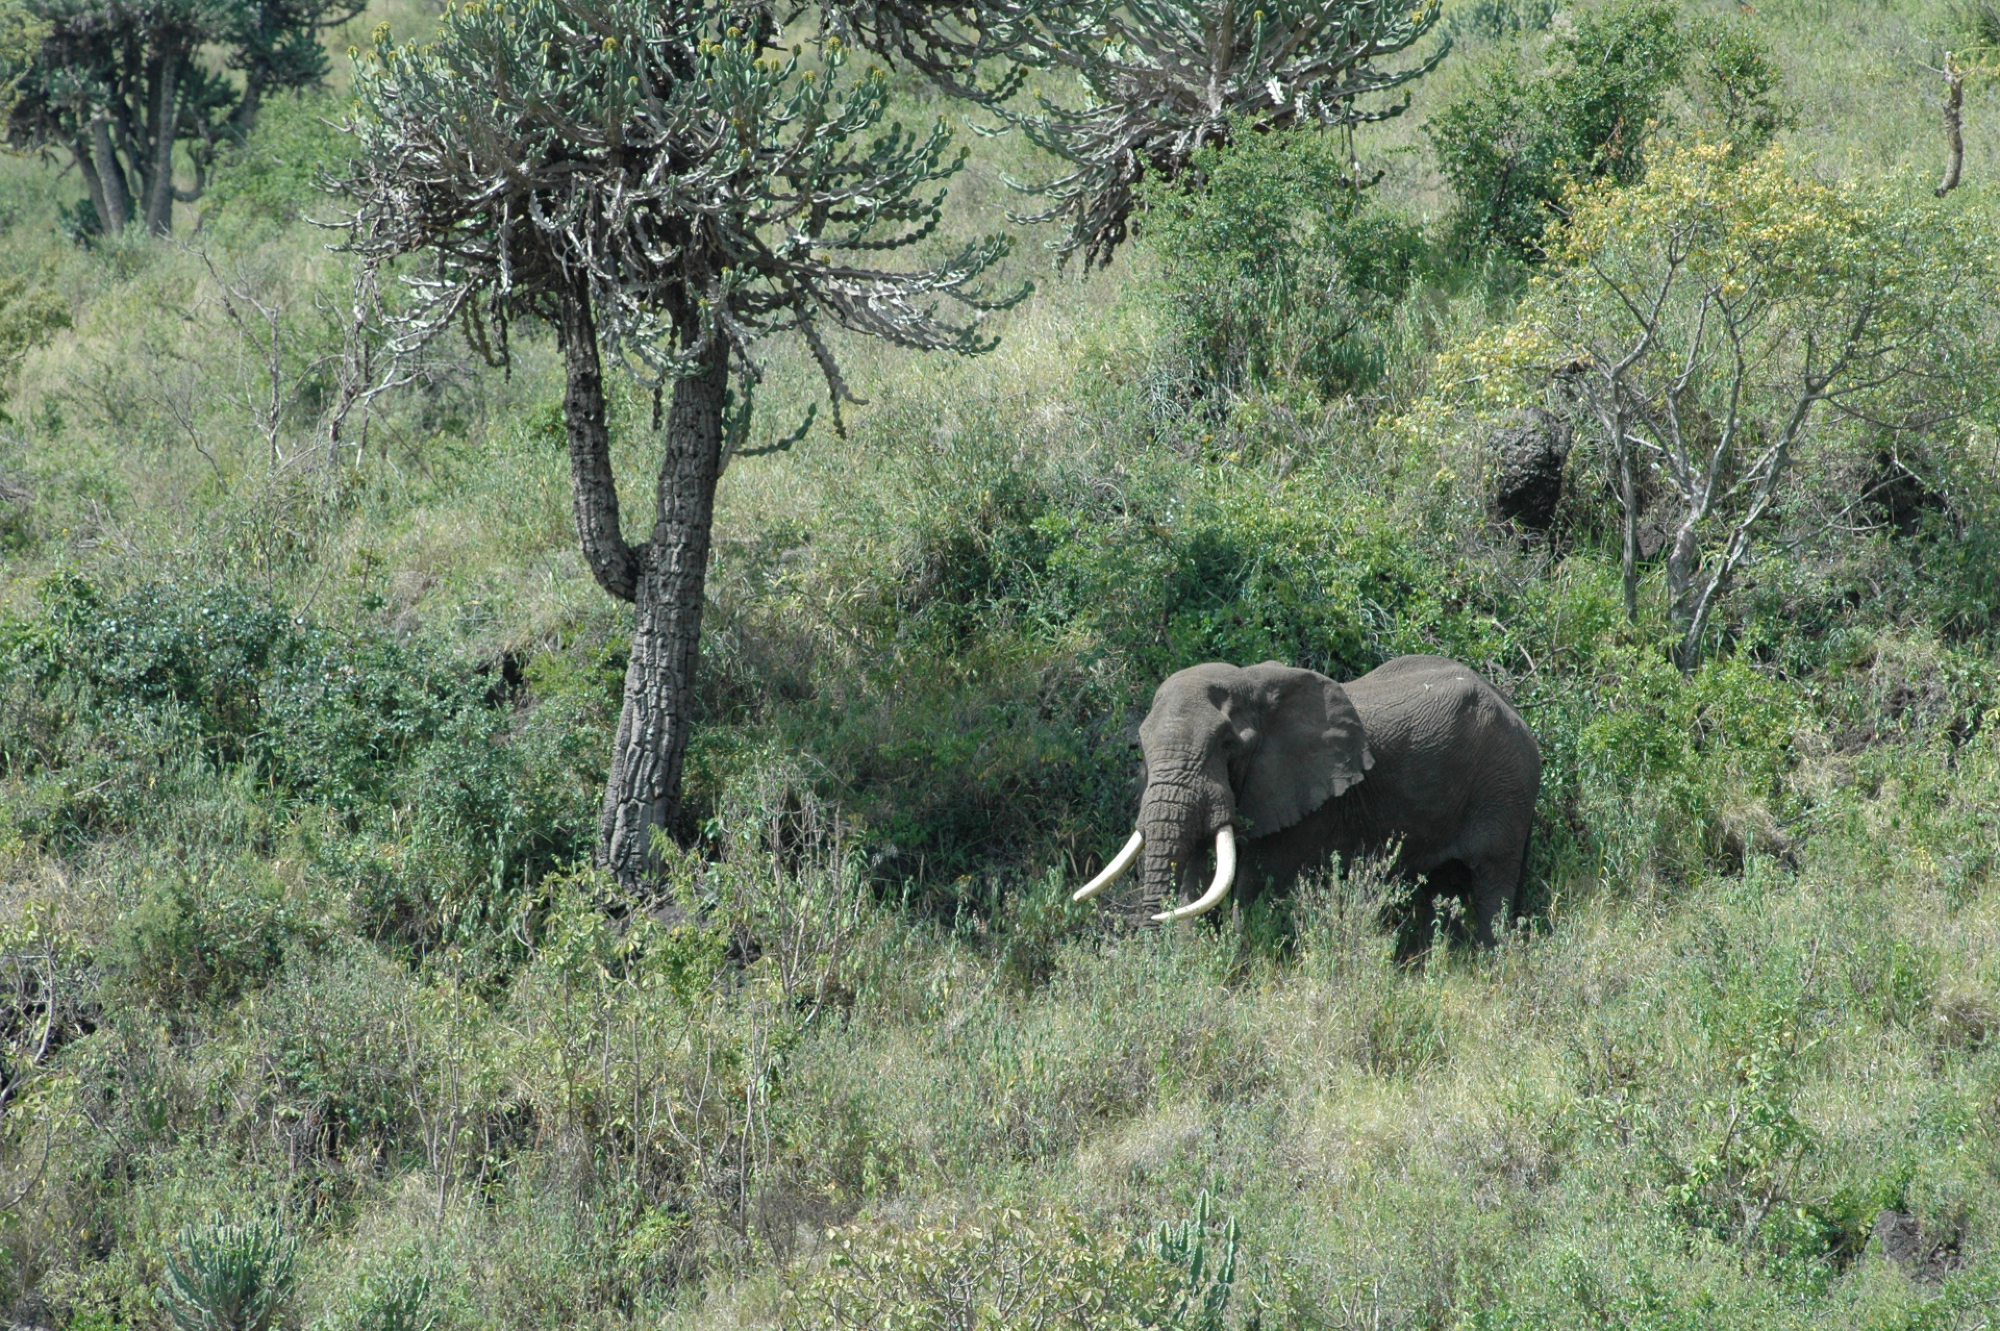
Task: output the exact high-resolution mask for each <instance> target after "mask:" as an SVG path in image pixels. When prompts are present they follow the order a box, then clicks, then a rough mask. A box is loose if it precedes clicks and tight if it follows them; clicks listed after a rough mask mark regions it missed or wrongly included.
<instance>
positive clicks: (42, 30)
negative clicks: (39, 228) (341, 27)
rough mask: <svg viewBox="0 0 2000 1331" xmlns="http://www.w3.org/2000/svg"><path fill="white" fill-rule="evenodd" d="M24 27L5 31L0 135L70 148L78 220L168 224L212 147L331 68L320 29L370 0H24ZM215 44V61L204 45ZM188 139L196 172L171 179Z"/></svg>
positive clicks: (100, 225)
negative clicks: (77, 184)
mask: <svg viewBox="0 0 2000 1331" xmlns="http://www.w3.org/2000/svg"><path fill="white" fill-rule="evenodd" d="M7 7H8V8H10V9H12V10H14V11H15V12H14V13H13V14H11V15H0V18H5V19H9V20H11V21H12V23H13V25H14V26H15V27H16V29H17V30H18V31H19V32H21V33H22V34H24V35H25V36H27V37H28V40H24V41H19V42H7V43H4V44H0V86H4V87H5V88H6V89H7V91H8V97H7V117H6V131H5V132H6V141H7V143H8V145H9V146H11V147H13V148H16V149H19V150H24V151H47V150H52V149H53V150H58V151H62V152H66V153H67V154H68V155H69V157H70V160H71V161H72V162H73V163H74V165H75V166H76V169H77V174H78V175H80V176H81V177H82V178H83V182H84V187H85V188H86V189H87V190H88V191H89V195H90V205H91V208H90V214H89V215H88V216H86V217H85V218H84V219H83V221H84V227H83V229H84V230H96V231H121V230H123V229H124V228H125V227H127V226H129V225H131V224H132V223H134V222H138V221H143V222H144V223H145V225H146V228H147V230H149V231H152V232H155V233H160V234H164V233H165V232H167V231H170V230H171V229H172V228H173V205H174V203H175V202H176V201H179V202H182V203H192V202H194V201H195V200H196V199H198V198H200V197H201V192H202V188H203V184H204V178H205V175H206V171H207V166H208V163H209V161H210V159H211V158H212V157H213V155H214V153H215V150H216V149H217V147H218V146H219V145H221V144H222V143H223V142H224V141H226V140H228V139H231V138H237V137H240V136H242V135H243V134H246V133H248V132H249V130H250V128H251V126H252V125H253V124H254V123H255V121H256V118H257V110H258V108H259V107H260V106H261V105H262V104H263V100H264V98H265V97H266V96H268V95H270V94H271V93H274V92H278V91H281V90H284V89H295V88H306V87H312V86H314V85H316V84H317V83H319V81H320V80H321V79H322V78H324V77H325V75H326V71H327V60H326V52H325V51H324V49H322V47H321V46H320V40H319V35H320V33H321V32H322V31H324V30H325V29H326V28H328V27H331V26H334V25H336V24H340V23H344V22H346V21H347V20H348V19H350V18H353V17H354V16H355V15H357V14H359V13H360V12H361V11H362V9H363V8H364V7H365V0H20V2H19V3H14V4H9V5H8V6H7ZM210 55H215V56H219V57H220V64H221V66H222V68H220V69H218V68H215V67H213V64H212V62H211V61H210V60H209V59H208V58H207V57H208V56H210ZM182 145H185V147H186V149H187V154H186V155H187V161H188V164H189V165H190V167H191V168H192V171H193V178H192V180H190V181H188V182H187V183H185V184H180V183H176V181H175V162H174V152H175V149H176V148H177V147H180V146H182Z"/></svg>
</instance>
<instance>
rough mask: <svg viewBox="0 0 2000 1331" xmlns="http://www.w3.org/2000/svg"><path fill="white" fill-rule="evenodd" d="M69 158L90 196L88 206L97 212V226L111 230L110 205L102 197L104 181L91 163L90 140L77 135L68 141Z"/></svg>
mask: <svg viewBox="0 0 2000 1331" xmlns="http://www.w3.org/2000/svg"><path fill="white" fill-rule="evenodd" d="M69 152H70V156H71V157H72V158H73V159H75V161H76V169H77V172H78V173H79V174H80V175H82V177H83V187H84V189H85V190H86V191H87V192H88V193H89V195H90V206H91V207H92V208H93V209H95V210H96V212H97V224H98V225H99V226H101V227H103V228H104V229H105V230H106V231H109V230H111V204H110V202H109V201H108V200H107V199H106V198H105V197H104V181H103V179H102V178H101V177H100V176H99V175H98V174H97V166H96V164H95V163H93V162H92V161H91V157H90V140H89V139H88V138H86V137H85V136H83V135H81V134H79V135H77V136H76V137H75V138H74V139H72V140H70V145H69Z"/></svg>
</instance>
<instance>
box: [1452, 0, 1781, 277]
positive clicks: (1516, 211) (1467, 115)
mask: <svg viewBox="0 0 2000 1331" xmlns="http://www.w3.org/2000/svg"><path fill="white" fill-rule="evenodd" d="M1779 84H1780V75H1779V72H1778V69H1777V67H1776V66H1775V65H1774V64H1773V63H1772V61H1771V58H1770V55H1769V53H1768V51H1767V49H1766V48H1765V46H1764V45H1763V44H1762V43H1761V42H1760V41H1759V40H1758V39H1757V38H1756V37H1755V36H1754V35H1753V34H1752V33H1751V32H1750V31H1749V30H1748V29H1746V28H1744V27H1741V26H1739V25H1734V24H1729V23H1716V22H1710V21H1702V22H1699V23H1693V24H1689V23H1683V22H1682V19H1681V10H1680V7H1679V5H1678V4H1676V3H1675V2H1674V0H1618V3H1615V4H1612V5H1609V6H1606V7H1605V8H1603V9H1600V10H1591V11H1586V12H1584V13H1581V14H1578V15H1576V16H1575V17H1574V19H1573V20H1572V21H1570V22H1569V23H1568V24H1567V25H1565V26H1563V27H1561V28H1559V29H1558V30H1557V32H1556V34H1555V37H1554V40H1553V42H1552V43H1551V45H1550V48H1549V56H1548V63H1547V65H1546V66H1545V67H1544V68H1542V69H1540V70H1538V71H1529V70H1526V69H1524V68H1522V65H1521V62H1520V57H1519V55H1518V54H1517V53H1515V52H1514V51H1511V50H1508V51H1503V52H1502V53H1500V54H1499V55H1497V56H1495V57H1493V58H1492V59H1491V61H1490V62H1489V63H1488V64H1487V65H1486V66H1485V67H1484V68H1483V69H1482V71H1481V73H1480V75H1479V77H1478V79H1477V81H1476V82H1475V83H1474V85H1473V87H1472V89H1471V90H1470V91H1468V92H1467V93H1466V94H1465V95H1463V96H1462V97H1460V98H1459V99H1458V100H1456V101H1454V102H1451V103H1449V104H1448V105H1446V106H1443V107H1440V108H1439V109H1438V110H1437V112H1436V113H1435V114H1433V115H1432V116H1431V118H1430V120H1429V121H1428V122H1427V123H1426V125H1425V127H1424V132H1425V134H1426V135H1427V136H1428V137H1429V139H1430V142H1431V147H1432V150H1433V151H1434V152H1436V154H1437V157H1438V165H1439V167H1440V168H1441V169H1442V170H1443V172H1444V176H1445V179H1446V180H1447V181H1449V182H1450V184H1451V187H1452V189H1453V191H1454V192H1455V193H1456V194H1457V196H1458V223H1457V225H1458V229H1459V232H1460V236H1461V239H1462V240H1463V241H1464V242H1465V243H1466V244H1468V245H1474V246H1478V245H1485V244H1498V245H1501V246H1504V247H1506V248H1507V249H1508V250H1509V251H1511V252H1513V253H1515V254H1518V255H1521V256H1522V257H1524V258H1529V259H1535V258H1539V257H1540V255H1541V236H1542V232H1543V231H1544V230H1545V229H1546V228H1547V226H1548V224H1549V223H1550V222H1551V221H1552V220H1554V218H1555V217H1556V216H1557V215H1558V211H1559V208H1558V205H1559V204H1560V203H1561V200H1562V196H1563V192H1564V191H1565V190H1566V189H1567V188H1569V186H1570V185H1572V184H1574V183H1576V182H1579V181H1593V180H1610V181H1613V182H1616V183H1618V184H1630V183H1631V182H1632V181H1635V180H1637V179H1638V178H1639V177H1640V176H1642V175H1643V174H1644V173H1645V170H1646V156H1645V150H1646V144H1647V141H1648V140H1649V139H1650V138H1651V137H1652V135H1653V132H1654V128H1655V126H1656V124H1658V123H1659V122H1661V121H1662V120H1663V119H1664V118H1666V117H1667V115H1668V114H1669V104H1668V103H1669V95H1670V94H1671V93H1672V92H1674V91H1675V90H1677V89H1680V90H1683V91H1685V92H1686V93H1687V94H1689V95H1690V96H1691V97H1692V99H1693V100H1694V101H1695V103H1696V110H1697V114H1698V116H1699V117H1700V118H1701V119H1702V121H1703V122H1704V124H1705V126H1706V130H1707V132H1708V133H1710V134H1711V135H1712V136H1713V137H1717V138H1719V139H1721V140H1723V141H1726V142H1729V143H1731V144H1732V145H1733V146H1734V147H1735V148H1736V149H1737V150H1738V151H1740V152H1742V153H1744V154H1754V153H1755V152H1756V151H1757V150H1759V149H1760V148H1762V147H1763V146H1764V145H1765V144H1766V143H1768V142H1769V140H1770V138H1771V136H1772V135H1773V134H1775V133H1776V132H1777V131H1778V130H1779V129H1782V128H1784V127H1785V126H1786V125H1788V124H1789V123H1790V113H1789V112H1788V111H1787V110H1786V108H1785V107H1784V105H1783V104H1782V102H1781V101H1780V99H1779Z"/></svg>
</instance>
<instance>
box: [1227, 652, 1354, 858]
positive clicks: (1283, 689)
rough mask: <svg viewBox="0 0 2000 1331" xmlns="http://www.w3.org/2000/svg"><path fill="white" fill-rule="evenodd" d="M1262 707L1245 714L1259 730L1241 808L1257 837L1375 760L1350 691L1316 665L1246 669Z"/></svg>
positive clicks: (1301, 813) (1334, 791)
mask: <svg viewBox="0 0 2000 1331" xmlns="http://www.w3.org/2000/svg"><path fill="white" fill-rule="evenodd" d="M1243 673H1244V674H1245V675H1248V676H1250V677H1251V689H1250V692H1251V693H1252V695H1253V696H1254V697H1255V698H1256V700H1257V705H1256V706H1255V707H1253V708H1251V709H1249V713H1248V715H1247V716H1245V717H1244V718H1241V719H1240V720H1239V725H1241V724H1243V722H1245V721H1247V722H1248V723H1249V725H1250V726H1251V727H1252V728H1254V729H1255V731H1256V732H1257V733H1256V735H1255V736H1254V737H1247V738H1251V742H1250V744H1249V745H1248V746H1247V749H1246V753H1247V757H1246V759H1245V770H1244V773H1243V783H1242V788H1241V791H1240V793H1239V795H1238V797H1237V812H1238V813H1240V814H1242V815H1243V817H1245V818H1246V819H1248V821H1249V826H1248V828H1246V829H1245V831H1246V834H1247V835H1249V836H1252V837H1261V836H1269V835H1270V834H1271V833H1273V832H1282V831H1283V830H1284V829H1285V828H1287V827H1290V826H1291V825H1292V824H1294V823H1296V822H1298V821H1299V819H1301V818H1303V817H1305V816H1306V815H1307V814H1309V813H1311V812H1312V811H1313V810H1314V809H1317V808H1318V807H1319V806H1320V805H1322V804H1324V803H1326V802H1327V801H1328V800H1329V799H1332V798H1333V797H1334V796H1336V795H1341V794H1344V793H1346V791H1347V788H1348V787H1349V786H1352V785H1354V784H1355V783H1356V782H1358V781H1360V780H1361V778H1362V775H1363V774H1364V773H1365V772H1367V770H1368V769H1369V768H1370V767H1373V766H1374V765H1375V756H1374V755H1373V754H1371V753H1369V752H1368V732H1367V731H1366V730H1365V729H1364V728H1363V727H1362V725H1361V716H1360V714H1359V713H1357V712H1356V711H1355V710H1354V704H1353V703H1352V702H1349V701H1348V698H1347V690H1346V689H1343V688H1341V687H1340V685H1338V684H1336V683H1334V682H1333V681H1332V680H1330V679H1328V678H1327V677H1326V676H1325V675H1322V674H1319V673H1318V672H1316V671H1312V670H1297V669H1294V668H1293V667H1291V666H1287V665H1280V664H1279V663H1278V662H1276V661H1266V662H1264V664H1262V665H1255V666H1251V667H1249V668H1248V669H1247V670H1245V671H1244V672H1243Z"/></svg>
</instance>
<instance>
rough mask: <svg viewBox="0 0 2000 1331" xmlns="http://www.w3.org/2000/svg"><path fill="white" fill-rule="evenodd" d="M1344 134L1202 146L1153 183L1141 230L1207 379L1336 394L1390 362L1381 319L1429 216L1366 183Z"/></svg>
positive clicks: (1275, 134) (1403, 280) (1253, 136)
mask: <svg viewBox="0 0 2000 1331" xmlns="http://www.w3.org/2000/svg"><path fill="white" fill-rule="evenodd" d="M1339 145H1340V140H1339V139H1338V138H1337V137H1336V136H1335V135H1333V134H1331V133H1325V132H1319V131H1271V132H1268V133H1263V134H1258V133H1253V132H1251V131H1250V130H1249V129H1248V127H1247V126H1239V127H1238V133H1237V135H1236V142H1235V143H1233V144H1232V145H1231V146H1229V147H1228V148H1227V149H1223V148H1219V147H1211V148H1207V149H1204V150H1203V151H1201V152H1200V153H1197V154H1196V155H1195V158H1194V164H1193V172H1192V174H1191V175H1190V176H1188V177H1186V178H1184V179H1181V180H1178V181H1175V182H1173V183H1171V184H1165V185H1159V186H1155V187H1153V188H1152V189H1151V190H1150V192H1149V193H1148V194H1147V211H1146V214H1145V221H1144V234H1145V236H1146V237H1147V239H1148V240H1149V242H1150V244H1151V248H1152V250H1153V252H1154V254H1155V255H1156V256H1157V257H1158V259H1159V262H1160V265H1161V272H1162V276H1163V278H1164V280H1165V282H1166V286H1167V290H1168V298H1169V300H1170V301H1171V303H1172V305H1173V307H1174V324H1175V326H1176V327H1177V328H1178V329H1179V330H1180V338H1181V343H1182V346H1183V347H1184V348H1185V350H1186V352H1187V354H1188V355H1189V356H1190V358H1191V359H1192V361H1193V364H1194V368H1195V373H1196V375H1197V376H1198V378H1199V379H1200V380H1201V381H1202V382H1203V383H1205V384H1207V385H1208V386H1210V388H1211V390H1212V391H1215V392H1218V393H1220V394H1222V395H1224V396H1228V395H1231V394H1236V393H1240V392H1242V391H1243V390H1244V389H1246V388H1248V387H1250V386H1252V385H1255V384H1293V385H1298V386H1300V387H1302V388H1305V389H1307V390H1308V391H1310V392H1315V393H1320V394H1326V395H1331V394H1334V393H1338V392H1341V391H1345V390H1348V389H1353V388H1359V387H1365V386H1367V385H1368V384H1370V383H1372V382H1373V381H1374V380H1375V379H1376V378H1378V377H1379V376H1380V375H1381V373H1382V368H1383V365H1384V356H1385V343H1384V338H1385V332H1384V324H1385V322H1386V320H1387V317H1388V315H1389V313H1390V311H1391V310H1392V309H1393V307H1394V306H1395V303H1396V302H1397V301H1398V300H1400V299H1401V298H1402V296H1403V295H1404V293H1405V292H1406V291H1408V289H1409V287H1410V283H1411V280H1412V278H1413V277H1414V276H1415V274H1416V272H1417V270H1418V267H1419V265H1420V264H1421V263H1422V261H1423V258H1424V241H1423V237H1422V234H1421V232H1420V231H1419V230H1418V228H1417V227H1416V226H1415V225H1414V224H1412V223H1411V222H1409V221H1408V220H1407V219H1405V218H1403V217H1400V216H1398V215H1397V214H1395V213H1393V212H1391V211H1390V210H1388V209H1387V207H1386V206H1384V205H1382V204H1381V203H1379V202H1377V201H1375V200H1374V199H1373V197H1372V196H1370V195H1368V194H1366V193H1365V192H1364V191H1363V189H1362V187H1361V186H1362V182H1359V181H1356V180H1355V179H1353V177H1352V168H1351V167H1350V165H1349V164H1348V163H1347V162H1346V161H1344V160H1343V159H1342V154H1341V153H1340V151H1339Z"/></svg>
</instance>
